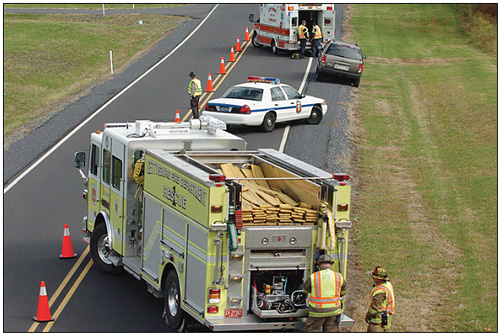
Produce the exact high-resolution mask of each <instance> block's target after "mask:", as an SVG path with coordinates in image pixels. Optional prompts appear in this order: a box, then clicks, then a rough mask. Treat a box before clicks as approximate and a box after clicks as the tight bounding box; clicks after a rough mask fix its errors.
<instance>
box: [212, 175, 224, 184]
mask: <svg viewBox="0 0 500 335" xmlns="http://www.w3.org/2000/svg"><path fill="white" fill-rule="evenodd" d="M208 179H209V180H211V181H215V182H216V183H220V182H222V181H225V180H226V176H224V175H223V174H211V175H209V176H208Z"/></svg>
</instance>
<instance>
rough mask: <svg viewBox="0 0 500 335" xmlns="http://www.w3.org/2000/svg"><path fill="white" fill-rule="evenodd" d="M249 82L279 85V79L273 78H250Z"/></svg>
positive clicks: (248, 78)
mask: <svg viewBox="0 0 500 335" xmlns="http://www.w3.org/2000/svg"><path fill="white" fill-rule="evenodd" d="M247 81H251V82H255V83H269V84H279V83H280V79H279V78H273V77H258V76H250V77H247Z"/></svg>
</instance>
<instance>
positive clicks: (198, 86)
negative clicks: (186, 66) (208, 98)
mask: <svg viewBox="0 0 500 335" xmlns="http://www.w3.org/2000/svg"><path fill="white" fill-rule="evenodd" d="M193 82H194V84H195V85H196V86H195V90H194V96H198V95H202V94H203V89H202V88H201V81H200V80H199V79H198V78H195V79H193V80H191V81H190V82H189V85H188V93H189V95H191V84H192V83H193Z"/></svg>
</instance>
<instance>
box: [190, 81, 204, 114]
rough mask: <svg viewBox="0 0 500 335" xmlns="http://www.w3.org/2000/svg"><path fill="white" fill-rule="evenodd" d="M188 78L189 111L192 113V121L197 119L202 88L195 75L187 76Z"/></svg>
mask: <svg viewBox="0 0 500 335" xmlns="http://www.w3.org/2000/svg"><path fill="white" fill-rule="evenodd" d="M189 77H191V81H190V82H189V85H188V94H189V100H190V106H191V111H192V112H193V119H199V118H200V112H199V108H200V106H199V105H200V95H201V94H202V93H203V88H202V87H201V81H200V80H199V79H198V78H196V75H195V74H194V73H193V72H191V73H190V74H189Z"/></svg>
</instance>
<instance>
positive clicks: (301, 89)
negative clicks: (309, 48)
mask: <svg viewBox="0 0 500 335" xmlns="http://www.w3.org/2000/svg"><path fill="white" fill-rule="evenodd" d="M313 59H314V58H309V63H308V64H307V69H306V72H305V73H304V78H302V83H301V84H300V88H299V92H300V93H302V91H303V90H304V87H305V86H306V82H307V77H308V76H309V72H310V71H311V64H312V61H313ZM289 133H290V125H289V124H287V125H286V127H285V131H284V132H283V137H282V138H281V144H280V148H279V152H283V151H284V150H285V144H286V140H287V139H288V134H289Z"/></svg>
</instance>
